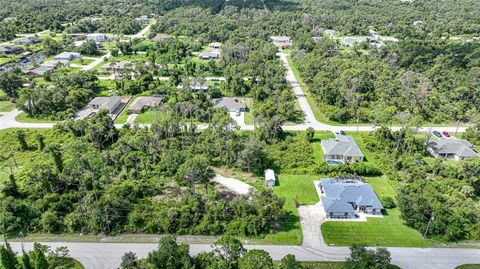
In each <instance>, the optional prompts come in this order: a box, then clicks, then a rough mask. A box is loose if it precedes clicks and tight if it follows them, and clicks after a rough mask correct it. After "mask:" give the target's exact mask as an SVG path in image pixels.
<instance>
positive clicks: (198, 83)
mask: <svg viewBox="0 0 480 269" xmlns="http://www.w3.org/2000/svg"><path fill="white" fill-rule="evenodd" d="M189 88H190V90H192V92H198V91H203V92H205V93H207V92H208V89H210V83H209V82H208V81H207V80H205V79H204V78H194V79H192V80H191V81H190V84H189ZM177 89H183V83H181V84H180V85H178V86H177Z"/></svg>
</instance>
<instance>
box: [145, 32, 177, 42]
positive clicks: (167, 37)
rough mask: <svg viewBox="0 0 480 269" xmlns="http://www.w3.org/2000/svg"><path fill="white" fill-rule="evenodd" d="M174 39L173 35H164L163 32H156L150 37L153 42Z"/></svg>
mask: <svg viewBox="0 0 480 269" xmlns="http://www.w3.org/2000/svg"><path fill="white" fill-rule="evenodd" d="M173 39H175V37H174V36H171V35H165V34H156V35H155V36H154V37H152V38H150V40H151V41H153V42H163V41H169V40H173Z"/></svg>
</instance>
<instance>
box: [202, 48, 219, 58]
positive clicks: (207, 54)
mask: <svg viewBox="0 0 480 269" xmlns="http://www.w3.org/2000/svg"><path fill="white" fill-rule="evenodd" d="M220 54H221V52H220V51H218V50H215V51H204V52H200V54H198V58H200V59H202V60H211V59H218V58H220Z"/></svg>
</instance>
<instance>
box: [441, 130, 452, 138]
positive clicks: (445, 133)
mask: <svg viewBox="0 0 480 269" xmlns="http://www.w3.org/2000/svg"><path fill="white" fill-rule="evenodd" d="M442 135H443V136H445V137H450V134H449V133H448V132H447V131H443V132H442Z"/></svg>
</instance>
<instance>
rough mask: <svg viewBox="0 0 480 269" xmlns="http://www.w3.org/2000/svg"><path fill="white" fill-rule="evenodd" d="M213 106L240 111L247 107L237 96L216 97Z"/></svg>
mask: <svg viewBox="0 0 480 269" xmlns="http://www.w3.org/2000/svg"><path fill="white" fill-rule="evenodd" d="M213 107H217V108H226V109H228V110H237V111H240V110H241V109H245V108H246V107H247V106H246V105H245V104H244V103H242V100H240V99H238V98H236V97H223V98H219V99H216V100H215V105H214V106H213Z"/></svg>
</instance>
